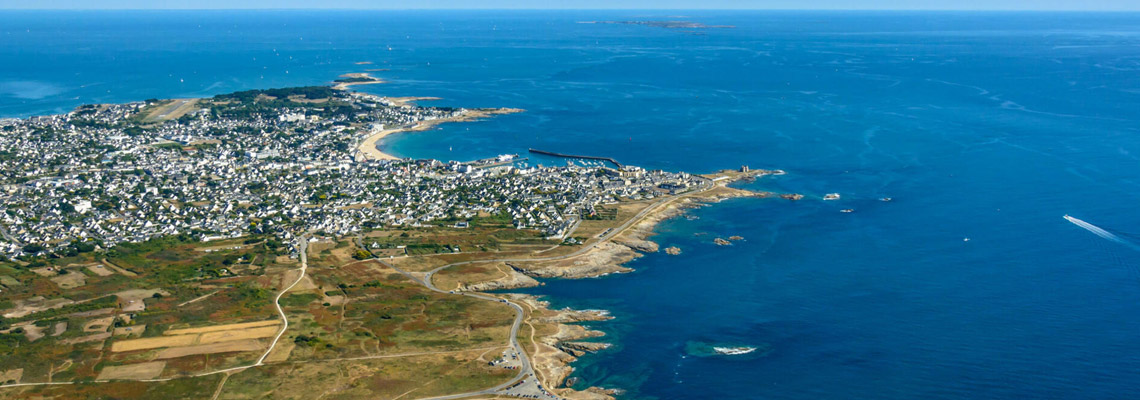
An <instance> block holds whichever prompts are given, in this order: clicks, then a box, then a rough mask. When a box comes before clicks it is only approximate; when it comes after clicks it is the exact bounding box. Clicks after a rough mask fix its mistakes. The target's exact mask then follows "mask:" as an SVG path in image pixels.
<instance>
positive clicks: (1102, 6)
mask: <svg viewBox="0 0 1140 400" xmlns="http://www.w3.org/2000/svg"><path fill="white" fill-rule="evenodd" d="M186 8H190V9H284V8H306V9H322V8H327V9H817V10H851V9H859V10H1038V11H1058V10H1075V11H1140V0H189V1H188V0H0V9H186Z"/></svg>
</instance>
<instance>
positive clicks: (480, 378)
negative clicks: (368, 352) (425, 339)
mask: <svg viewBox="0 0 1140 400" xmlns="http://www.w3.org/2000/svg"><path fill="white" fill-rule="evenodd" d="M500 351H501V348H496V349H484V350H466V351H463V350H461V351H455V352H445V353H441V354H425V355H412V356H405V357H393V358H380V359H372V360H359V361H353V362H351V363H343V362H305V363H280V364H270V365H266V366H265V367H263V368H252V369H247V370H244V371H242V372H239V373H236V374H234V375H233V376H231V377H230V379H229V381H228V382H229V383H228V384H227V385H226V386H225V388H224V390H223V391H222V393H221V395H220V396H219V399H250V398H259V399H292V398H339V399H397V398H399V399H417V398H424V397H432V396H440V395H447V394H453V393H462V392H467V391H475V390H480V389H484V388H487V387H490V386H494V385H496V384H499V383H503V382H505V381H507V380H508V379H510V377H512V376H513V375H514V371H511V370H507V369H503V368H493V367H489V366H487V361H489V358H484V356H485V355H489V354H494V353H497V352H500ZM477 398H489V397H488V396H482V397H477Z"/></svg>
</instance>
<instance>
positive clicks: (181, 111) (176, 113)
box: [143, 99, 198, 122]
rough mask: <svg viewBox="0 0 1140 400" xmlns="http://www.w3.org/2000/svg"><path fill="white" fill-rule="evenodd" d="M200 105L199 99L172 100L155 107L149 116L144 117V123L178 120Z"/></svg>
mask: <svg viewBox="0 0 1140 400" xmlns="http://www.w3.org/2000/svg"><path fill="white" fill-rule="evenodd" d="M197 104H198V99H176V100H170V101H169V102H168V103H166V104H163V105H160V106H157V107H154V109H153V110H150V112H149V113H147V115H145V116H144V117H143V121H144V122H159V121H169V120H172V119H178V117H181V116H183V115H186V113H188V112H190V111H193V110H194V106H196V105H197Z"/></svg>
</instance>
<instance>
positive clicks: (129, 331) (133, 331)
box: [114, 324, 146, 337]
mask: <svg viewBox="0 0 1140 400" xmlns="http://www.w3.org/2000/svg"><path fill="white" fill-rule="evenodd" d="M143 332H146V325H145V324H142V325H131V326H121V327H118V328H115V331H114V335H115V336H127V337H141V336H142V334H143Z"/></svg>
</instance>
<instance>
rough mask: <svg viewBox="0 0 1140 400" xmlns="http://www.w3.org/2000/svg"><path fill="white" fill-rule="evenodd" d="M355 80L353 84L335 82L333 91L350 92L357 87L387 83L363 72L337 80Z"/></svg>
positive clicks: (346, 75) (345, 75) (343, 76)
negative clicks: (353, 87)
mask: <svg viewBox="0 0 1140 400" xmlns="http://www.w3.org/2000/svg"><path fill="white" fill-rule="evenodd" d="M345 79H349V80H353V81H352V82H333V89H337V90H348V89H349V88H350V87H352V86H356V85H375V84H377V83H385V81H384V80H383V79H380V78H377V77H374V76H372V75H368V74H366V73H363V72H354V73H351V74H344V75H341V76H339V77H337V80H345Z"/></svg>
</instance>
